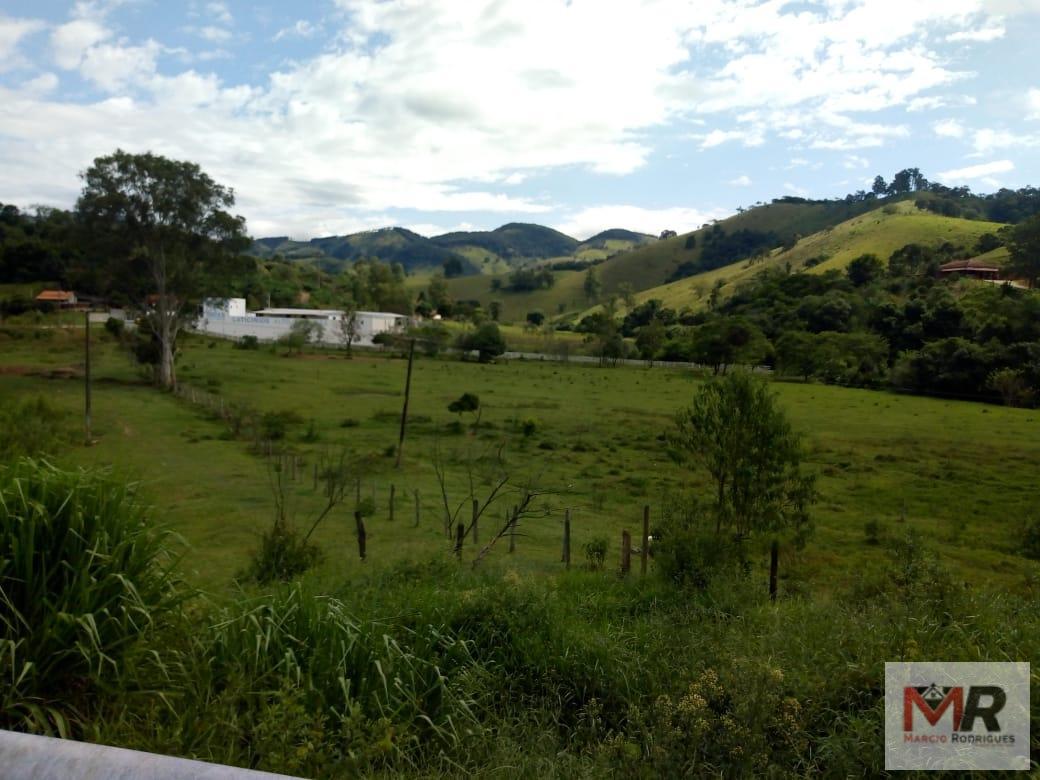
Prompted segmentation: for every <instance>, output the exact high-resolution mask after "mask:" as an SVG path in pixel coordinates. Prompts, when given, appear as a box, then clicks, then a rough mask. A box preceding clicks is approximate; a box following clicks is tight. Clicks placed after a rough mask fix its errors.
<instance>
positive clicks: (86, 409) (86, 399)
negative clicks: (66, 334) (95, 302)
mask: <svg viewBox="0 0 1040 780" xmlns="http://www.w3.org/2000/svg"><path fill="white" fill-rule="evenodd" d="M83 321H84V323H85V325H86V328H85V330H84V336H83V427H84V435H85V437H86V439H85V441H86V443H87V445H88V446H89V445H90V439H91V435H90V311H89V310H88V311H85V312H83Z"/></svg>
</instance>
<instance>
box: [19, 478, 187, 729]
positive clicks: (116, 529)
mask: <svg viewBox="0 0 1040 780" xmlns="http://www.w3.org/2000/svg"><path fill="white" fill-rule="evenodd" d="M168 541H169V535H168V533H167V532H165V531H164V530H162V529H160V528H157V527H155V526H153V525H152V523H151V522H150V521H149V518H148V514H147V511H146V509H145V507H144V505H143V504H142V503H141V502H140V500H139V498H138V496H137V493H136V488H135V486H134V485H127V484H124V483H121V482H119V481H117V480H115V479H113V478H112V477H111V476H110V475H109V474H107V473H106V472H103V471H62V470H60V469H58V468H55V467H54V466H51V465H49V464H47V463H45V462H43V461H33V460H27V459H23V460H19V461H17V462H15V463H14V464H12V465H10V466H8V467H6V468H3V469H0V678H2V679H3V680H4V685H3V686H0V723H3V724H4V726H5V727H12V726H13V727H17V728H29V729H32V730H44V731H52V730H57V731H58V732H59V733H61V734H64V735H67V734H68V733H69V731H70V723H76V722H77V721H78V720H79V716H78V714H77V709H76V708H77V703H78V699H80V697H82V696H85V695H86V694H87V693H89V692H90V690H91V689H93V688H97V687H100V686H104V685H106V684H111V683H112V682H113V681H114V680H116V679H118V677H119V674H120V671H121V668H122V661H123V659H124V658H126V657H127V656H128V654H130V653H131V652H133V651H134V650H135V649H137V647H138V642H139V640H140V639H141V638H142V637H143V636H144V635H145V634H146V633H147V632H148V631H149V629H150V628H152V626H153V624H154V623H155V622H156V621H157V620H160V619H161V618H162V616H163V615H164V614H165V613H167V612H169V611H171V610H172V609H173V608H174V607H175V606H176V605H177V604H179V601H180V596H179V595H178V589H177V587H176V582H175V580H174V579H173V577H172V575H171V560H170V557H169V554H168V552H167V550H168V548H167V543H168Z"/></svg>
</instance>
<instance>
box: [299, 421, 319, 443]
mask: <svg viewBox="0 0 1040 780" xmlns="http://www.w3.org/2000/svg"><path fill="white" fill-rule="evenodd" d="M320 439H321V431H319V430H318V424H317V423H316V422H315V421H314V418H313V417H312V418H311V420H310V422H308V423H307V430H305V431H304V432H303V435H302V436H301V437H300V441H303V442H306V443H308V444H313V443H314V442H316V441H319V440H320Z"/></svg>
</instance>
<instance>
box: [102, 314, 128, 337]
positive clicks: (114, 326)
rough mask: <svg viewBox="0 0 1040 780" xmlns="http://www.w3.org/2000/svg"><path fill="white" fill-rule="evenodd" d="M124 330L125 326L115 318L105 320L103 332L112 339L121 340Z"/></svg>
mask: <svg viewBox="0 0 1040 780" xmlns="http://www.w3.org/2000/svg"><path fill="white" fill-rule="evenodd" d="M125 329H126V326H125V325H124V323H123V321H122V320H117V319H116V318H115V317H109V318H108V319H107V320H105V332H106V333H108V335H110V336H111V337H112V338H114V339H119V338H121V337H122V335H123V331H124V330H125Z"/></svg>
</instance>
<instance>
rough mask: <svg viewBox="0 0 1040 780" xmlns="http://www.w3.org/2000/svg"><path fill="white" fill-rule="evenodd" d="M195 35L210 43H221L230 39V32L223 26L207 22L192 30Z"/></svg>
mask: <svg viewBox="0 0 1040 780" xmlns="http://www.w3.org/2000/svg"><path fill="white" fill-rule="evenodd" d="M192 32H194V33H195V34H196V35H197V36H199V37H200V38H202V39H203V40H204V41H209V42H210V43H223V42H224V41H227V40H230V39H231V32H230V31H229V30H225V29H224V28H223V27H217V26H215V25H212V24H207V25H205V26H203V27H198V28H195V29H193V30H192Z"/></svg>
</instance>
